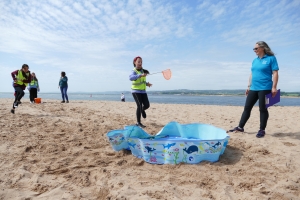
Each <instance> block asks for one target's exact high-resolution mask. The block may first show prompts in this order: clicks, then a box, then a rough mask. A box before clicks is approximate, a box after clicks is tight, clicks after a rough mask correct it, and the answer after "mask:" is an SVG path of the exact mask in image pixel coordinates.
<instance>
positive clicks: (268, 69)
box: [230, 41, 279, 138]
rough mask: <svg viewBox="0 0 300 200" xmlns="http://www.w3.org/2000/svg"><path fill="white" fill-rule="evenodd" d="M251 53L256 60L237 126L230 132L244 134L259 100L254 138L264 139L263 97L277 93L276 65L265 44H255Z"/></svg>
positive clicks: (271, 53) (266, 114)
mask: <svg viewBox="0 0 300 200" xmlns="http://www.w3.org/2000/svg"><path fill="white" fill-rule="evenodd" d="M253 51H254V52H255V53H256V55H257V58H255V59H254V60H253V62H252V68H251V74H250V77H249V82H248V88H247V89H246V92H245V94H246V96H247V99H246V103H245V107H244V112H243V114H242V116H241V120H240V123H239V126H237V127H235V128H234V129H232V130H230V132H244V126H245V124H246V122H247V121H248V119H249V117H250V114H251V110H252V108H253V106H254V104H255V103H256V102H257V100H259V112H260V127H259V131H258V133H257V135H256V137H258V138H261V137H264V136H265V134H266V132H265V128H266V126H267V121H268V118H269V112H268V109H267V108H266V101H265V96H266V94H269V93H271V92H272V97H274V96H275V95H276V93H277V83H278V70H279V68H278V64H277V60H276V57H275V56H274V53H273V52H272V50H271V48H270V47H269V46H268V44H267V43H265V42H263V41H259V42H257V43H256V44H255V46H254V48H253Z"/></svg>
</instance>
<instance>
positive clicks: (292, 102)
mask: <svg viewBox="0 0 300 200" xmlns="http://www.w3.org/2000/svg"><path fill="white" fill-rule="evenodd" d="M124 94H125V99H126V102H134V99H133V97H132V95H131V93H129V92H124ZM68 96H69V101H70V102H72V100H89V101H120V102H121V93H110V94H103V93H72V92H70V93H68ZM38 97H39V98H41V99H42V101H43V99H44V100H47V99H52V100H53V99H57V100H58V101H61V99H62V98H61V94H60V93H38ZM0 98H11V99H12V101H13V100H14V95H13V93H10V92H0ZM148 98H149V101H150V104H151V103H164V104H199V105H220V106H244V105H245V100H246V96H222V95H171V94H151V93H150V94H148ZM27 100H28V102H29V94H28V92H25V95H24V97H23V98H22V100H21V101H25V102H26V101H27ZM276 105H277V106H300V98H291V97H281V98H280V102H279V103H278V104H276ZM256 106H257V104H256Z"/></svg>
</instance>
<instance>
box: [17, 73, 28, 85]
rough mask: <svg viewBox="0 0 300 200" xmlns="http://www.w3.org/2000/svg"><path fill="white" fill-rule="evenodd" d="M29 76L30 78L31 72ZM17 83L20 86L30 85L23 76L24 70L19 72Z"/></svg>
mask: <svg viewBox="0 0 300 200" xmlns="http://www.w3.org/2000/svg"><path fill="white" fill-rule="evenodd" d="M26 75H27V76H29V72H27V73H26ZM16 79H17V80H16V81H15V83H16V84H18V85H26V86H27V85H28V83H24V82H23V80H26V78H25V77H24V76H23V73H22V70H19V71H18V75H17V76H16Z"/></svg>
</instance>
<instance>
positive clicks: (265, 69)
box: [250, 55, 279, 91]
mask: <svg viewBox="0 0 300 200" xmlns="http://www.w3.org/2000/svg"><path fill="white" fill-rule="evenodd" d="M277 70H279V68H278V64H277V60H276V57H275V56H269V55H264V56H263V57H262V58H259V57H257V58H255V59H254V60H253V62H252V68H251V72H252V81H251V87H250V90H256V91H258V90H271V89H272V85H273V81H272V74H273V71H277Z"/></svg>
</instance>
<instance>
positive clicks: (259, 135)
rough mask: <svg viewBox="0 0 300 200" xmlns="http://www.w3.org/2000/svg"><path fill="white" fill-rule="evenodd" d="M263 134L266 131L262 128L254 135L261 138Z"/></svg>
mask: <svg viewBox="0 0 300 200" xmlns="http://www.w3.org/2000/svg"><path fill="white" fill-rule="evenodd" d="M265 135H266V132H265V131H264V130H259V131H258V133H257V135H256V137H257V138H262V137H265Z"/></svg>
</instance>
